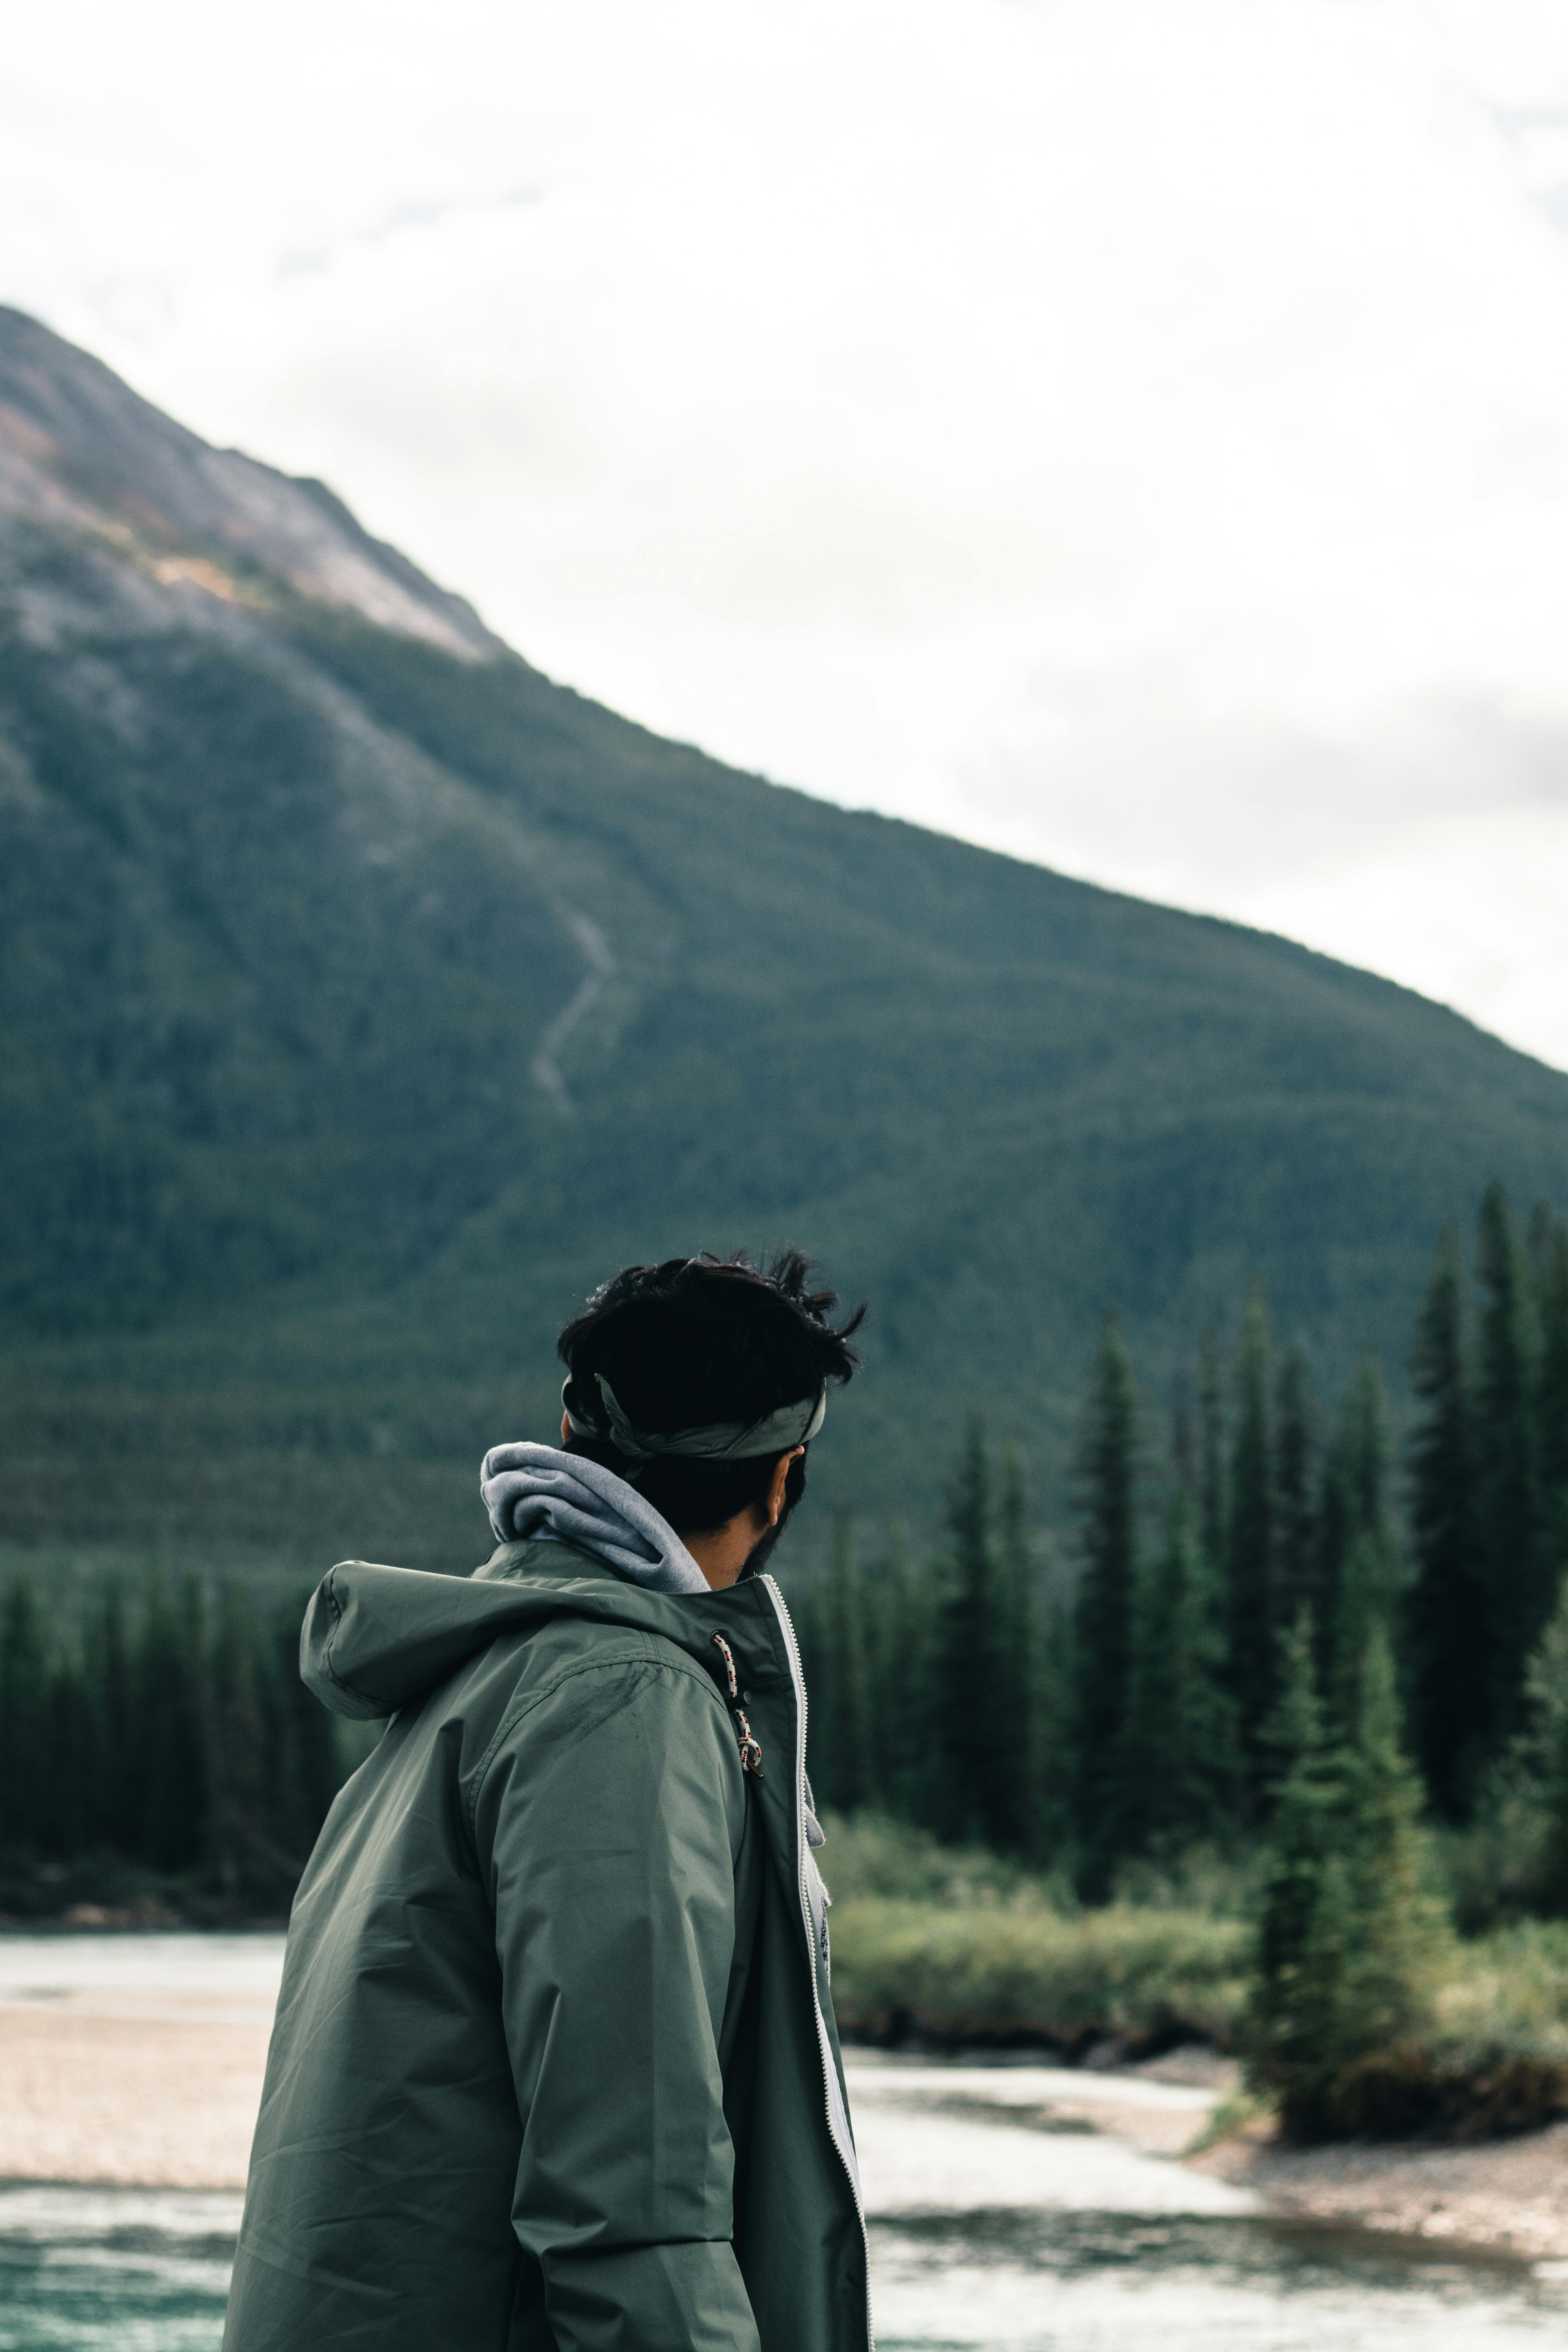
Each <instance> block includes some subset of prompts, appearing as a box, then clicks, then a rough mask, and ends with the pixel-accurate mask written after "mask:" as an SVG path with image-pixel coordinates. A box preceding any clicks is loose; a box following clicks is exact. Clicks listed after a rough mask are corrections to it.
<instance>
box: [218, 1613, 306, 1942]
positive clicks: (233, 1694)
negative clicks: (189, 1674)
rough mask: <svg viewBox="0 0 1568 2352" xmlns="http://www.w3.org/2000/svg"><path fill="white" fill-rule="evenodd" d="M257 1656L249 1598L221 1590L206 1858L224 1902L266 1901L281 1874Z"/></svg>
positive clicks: (264, 1670)
mask: <svg viewBox="0 0 1568 2352" xmlns="http://www.w3.org/2000/svg"><path fill="white" fill-rule="evenodd" d="M270 1664H271V1660H270V1657H269V1656H266V1655H265V1654H264V1653H263V1646H262V1643H261V1641H260V1636H259V1628H258V1625H257V1622H256V1612H255V1611H254V1610H253V1609H252V1607H251V1605H250V1598H249V1595H248V1594H247V1592H246V1591H244V1590H243V1588H242V1587H240V1586H239V1585H237V1584H233V1583H230V1584H227V1585H226V1586H225V1587H224V1589H223V1591H222V1593H221V1595H220V1598H219V1601H218V1607H217V1616H216V1625H215V1627H214V1631H213V1643H212V1658H211V1664H210V1667H209V1671H208V1681H207V1691H206V1697H207V1706H206V1732H207V1739H206V1766H207V1786H208V1790H209V1800H208V1809H207V1836H208V1842H209V1851H208V1859H209V1860H210V1863H211V1865H212V1868H213V1871H214V1873H215V1874H216V1878H217V1881H218V1884H219V1885H220V1886H221V1887H222V1888H223V1890H224V1892H225V1894H226V1895H228V1896H229V1897H230V1899H231V1900H241V1899H244V1898H245V1897H247V1896H249V1897H251V1898H258V1897H259V1898H260V1899H263V1900H265V1899H266V1897H267V1896H268V1895H271V1894H273V1893H274V1892H275V1891H276V1890H277V1889H278V1886H279V1881H280V1880H281V1879H283V1878H284V1877H285V1876H286V1875H287V1864H285V1862H284V1860H283V1857H282V1855H281V1853H280V1852H279V1847H278V1843H277V1840H276V1837H275V1834H274V1831H275V1822H274V1819H273V1815H274V1810H275V1807H276V1805H277V1801H278V1798H279V1794H280V1793H282V1794H286V1793H288V1792H280V1791H279V1790H277V1789H276V1788H275V1787H274V1786H272V1785H270V1784H269V1782H268V1771H267V1767H268V1738H267V1725H266V1719H265V1713H264V1709H265V1696H264V1694H265V1690H266V1684H267V1680H268V1667H269V1665H270Z"/></svg>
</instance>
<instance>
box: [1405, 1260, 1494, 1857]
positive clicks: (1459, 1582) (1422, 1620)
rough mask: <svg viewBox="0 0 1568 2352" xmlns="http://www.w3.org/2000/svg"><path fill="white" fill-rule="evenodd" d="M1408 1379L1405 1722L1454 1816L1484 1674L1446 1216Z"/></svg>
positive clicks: (1462, 1320)
mask: <svg viewBox="0 0 1568 2352" xmlns="http://www.w3.org/2000/svg"><path fill="white" fill-rule="evenodd" d="M1410 1385H1411V1388H1412V1389H1413V1390H1414V1391H1415V1395H1416V1397H1417V1398H1418V1399H1419V1400H1420V1402H1421V1406H1422V1413H1421V1418H1420V1420H1419V1421H1418V1422H1417V1423H1416V1424H1415V1430H1414V1432H1413V1433H1412V1435H1411V1439H1410V1444H1409V1453H1408V1461H1409V1493H1410V1533H1411V1541H1412V1544H1413V1547H1414V1550H1415V1579H1414V1580H1413V1582H1412V1585H1411V1588H1410V1591H1409V1595H1408V1601H1407V1607H1406V1612H1405V1623H1406V1628H1407V1636H1406V1641H1407V1648H1408V1652H1409V1655H1410V1658H1411V1661H1412V1668H1413V1673H1412V1710H1411V1732H1412V1738H1413V1741H1414V1745H1415V1753H1416V1756H1417V1757H1418V1759H1419V1760H1420V1764H1421V1769H1422V1772H1423V1774H1424V1775H1425V1777H1426V1787H1427V1790H1428V1791H1429V1793H1430V1795H1431V1799H1432V1802H1433V1804H1434V1806H1435V1807H1436V1810H1437V1811H1438V1812H1439V1813H1441V1814H1442V1815H1444V1817H1445V1818H1446V1819H1447V1820H1448V1821H1450V1822H1458V1821H1462V1820H1463V1819H1464V1818H1465V1816H1466V1815H1467V1813H1468V1811H1469V1807H1470V1803H1471V1801H1472V1799H1473V1796H1474V1793H1475V1788H1476V1781H1477V1776H1478V1774H1479V1770H1480V1768H1481V1765H1482V1762H1483V1760H1484V1759H1485V1756H1486V1754H1487V1752H1488V1749H1489V1746H1490V1744H1491V1731H1492V1726H1491V1692H1492V1688H1493V1684H1494V1679H1495V1678H1494V1675H1493V1672H1492V1669H1491V1666H1490V1664H1489V1657H1488V1647H1489V1641H1490V1638H1491V1629H1490V1627H1489V1623H1488V1622H1487V1612H1486V1607H1485V1595H1484V1590H1483V1586H1482V1582H1481V1572H1480V1571H1481V1562H1480V1548H1479V1528H1478V1521H1477V1507H1476V1471H1477V1465H1476V1431H1475V1412H1474V1402H1473V1398H1472V1394H1471V1382H1470V1370H1469V1361H1468V1343H1467V1336H1466V1309H1465V1276H1464V1265H1463V1262H1462V1260H1461V1257H1460V1255H1459V1237H1458V1233H1457V1232H1456V1230H1455V1229H1454V1227H1453V1226H1452V1225H1450V1226H1448V1227H1447V1228H1446V1229H1445V1231H1444V1234H1443V1235H1442V1238H1441V1240H1440V1241H1439V1242H1438V1244H1437V1255H1436V1260H1435V1262H1434V1265H1433V1267H1432V1274H1431V1278H1430V1280H1429V1281H1428V1283H1427V1286H1426V1298H1425V1299H1424V1301H1423V1303H1422V1307H1421V1312H1420V1316H1419V1318H1418V1319H1417V1322H1416V1326H1415V1347H1414V1349H1413V1350H1412V1353H1411V1359H1410Z"/></svg>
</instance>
